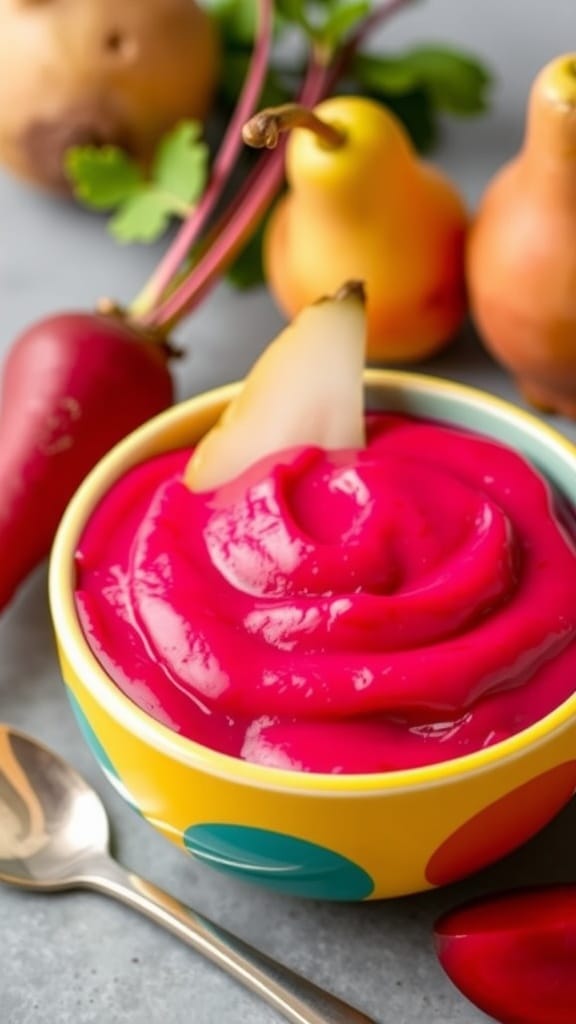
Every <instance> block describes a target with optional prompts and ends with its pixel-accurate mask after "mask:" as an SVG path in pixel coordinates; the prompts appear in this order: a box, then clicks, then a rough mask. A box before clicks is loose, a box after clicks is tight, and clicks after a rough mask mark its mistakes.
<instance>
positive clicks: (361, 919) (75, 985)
mask: <svg viewBox="0 0 576 1024" xmlns="http://www.w3.org/2000/svg"><path fill="white" fill-rule="evenodd" d="M387 38H388V39H389V41H390V44H398V43H400V44H402V43H404V42H409V41H410V42H413V41H419V40H431V39H437V40H444V41H453V42H454V43H458V44H461V45H465V46H467V47H470V48H472V49H474V50H475V51H476V52H479V53H481V54H482V55H483V56H484V57H485V58H486V59H487V60H488V61H489V62H490V63H491V65H492V67H493V69H494V71H495V73H496V76H497V85H496V90H495V94H494V102H493V109H492V112H491V113H490V114H489V115H487V116H485V117H484V118H483V119H482V120H480V121H471V122H464V123H462V122H458V123H456V122H452V123H451V124H449V125H447V126H446V130H445V133H444V139H443V144H442V147H441V148H440V149H439V150H438V151H437V153H436V154H435V159H436V160H437V161H438V163H439V164H440V165H442V166H444V167H445V168H446V169H447V170H448V171H450V172H451V173H452V174H453V175H454V177H455V178H456V180H457V181H458V182H459V184H460V186H461V187H462V189H463V190H464V192H465V193H466V194H467V196H468V197H469V199H470V201H471V202H475V201H476V199H477V197H478V196H479V194H480V192H481V190H482V188H483V186H484V184H485V182H486V181H487V180H488V178H489V176H490V175H491V173H492V172H493V171H494V170H495V169H496V168H497V167H498V166H499V165H500V164H501V163H502V162H503V161H504V160H505V159H506V158H507V157H508V156H509V155H510V154H511V153H512V152H513V151H514V150H515V148H516V146H517V145H518V142H519V140H520V137H521V131H522V119H523V107H524V100H525V95H526V90H527V88H528V86H529V83H530V81H531V79H532V77H533V75H534V74H535V73H536V71H537V69H538V68H539V67H540V66H541V65H542V64H543V63H544V62H545V61H547V60H548V59H549V58H550V57H552V56H553V55H555V54H557V53H559V52H561V51H563V50H564V49H568V48H570V47H571V46H574V45H575V42H576V10H575V7H574V0H548V2H547V3H546V4H538V3H536V0H427V2H426V3H423V4H417V5H416V6H415V8H414V10H413V11H412V12H410V13H409V14H405V15H403V16H401V17H399V18H398V19H397V21H396V22H395V23H394V25H393V26H390V29H389V30H388V34H387ZM0 73H1V71H0ZM160 248H161V247H159V246H158V247H156V248H151V249H145V248H141V249H138V248H131V249H122V248H120V247H118V246H116V245H115V243H113V242H112V241H111V240H110V239H109V238H108V236H107V235H106V233H105V231H104V226H103V224H102V222H101V220H100V219H98V218H96V217H93V216H91V215H89V214H87V213H85V212H83V211H80V210H78V209H74V208H71V207H70V206H68V205H66V204H63V203H59V202H56V201H53V200H51V199H48V198H46V197H44V196H41V195H39V194H37V193H35V192H34V191H32V190H30V189H28V188H26V187H24V186H22V185H21V184H19V183H17V182H15V181H13V180H11V179H9V178H8V177H6V176H2V177H0V325H1V332H0V358H1V357H2V356H3V354H4V353H5V351H6V350H7V347H8V345H9V343H10V340H11V339H12V338H13V337H14V335H15V333H16V331H17V330H19V329H20V328H21V327H22V326H24V325H25V324H26V323H28V322H30V321H32V320H33V319H34V318H36V317H38V316H39V315H41V314H43V313H47V312H48V311H51V310H58V309H62V308H69V307H89V306H90V305H91V304H92V303H93V302H94V300H95V299H96V298H97V297H98V296H100V295H102V294H112V295H114V296H115V297H117V298H118V299H120V300H124V299H128V298H129V297H130V296H132V295H133V294H135V292H136V291H137V290H138V288H139V287H140V285H141V284H142V283H143V281H144V280H145V278H146V276H147V273H148V271H149V270H150V269H151V268H152V266H153V265H154V262H155V260H156V259H157V257H158V255H159V252H160ZM280 322H281V321H280V317H279V316H278V314H277V312H276V311H275V310H274V308H273V306H272V303H271V301H270V300H269V298H268V297H267V295H266V294H265V293H264V292H263V291H259V292H256V293H254V294H251V295H248V296H239V295H238V294H236V293H234V292H231V291H230V290H229V289H227V288H225V287H221V288H219V289H218V290H217V291H216V292H214V293H213V295H212V296H211V297H210V299H209V301H207V302H206V303H205V304H204V305H203V307H202V308H201V309H200V310H199V311H198V312H197V313H196V314H195V315H194V317H193V318H191V319H190V320H189V321H188V323H187V324H186V325H185V326H184V327H183V329H182V330H181V332H180V334H179V338H180V341H181V342H182V345H183V346H184V347H185V349H186V352H187V358H186V359H185V360H183V361H182V363H181V364H180V365H179V366H178V369H177V373H178V384H179V390H180V394H181V396H182V397H184V396H187V395H191V394H193V393H195V392H197V391H200V390H202V389H204V388H206V387H207V386H211V385H214V384H216V383H221V382H224V381H227V380H230V379H233V378H235V377H237V376H239V375H241V374H242V373H243V372H244V371H245V370H246V369H247V368H248V367H249V365H250V364H251V362H252V361H253V359H254V357H255V355H256V354H257V352H258V351H259V350H260V349H261V347H262V346H263V345H264V343H265V342H266V341H267V340H268V338H269V337H270V336H271V335H272V334H273V333H274V332H275V330H276V329H277V327H278V326H279V324H280ZM426 369H427V370H429V372H432V373H435V374H440V375H447V376H449V377H454V378H457V379H460V380H463V381H468V382H472V383H475V384H477V385H480V386H482V387H486V388H488V389H490V390H492V391H494V392H497V393H499V394H502V395H506V396H508V397H514V398H515V397H516V396H515V394H514V390H513V387H512V385H511V383H510V381H509V380H508V379H507V378H506V377H505V375H504V374H503V373H502V372H501V371H500V370H499V369H498V368H497V367H496V366H495V365H494V364H493V363H492V362H491V361H490V359H489V358H488V357H487V356H486V355H485V354H484V353H483V351H482V350H481V348H480V346H479V345H478V343H477V342H476V341H475V340H474V339H473V338H472V337H471V336H470V337H466V338H463V339H462V341H461V342H460V343H459V344H458V345H456V346H455V347H454V348H452V349H451V350H450V351H449V352H446V353H445V354H444V355H442V356H440V357H439V358H437V359H435V360H434V361H433V362H431V363H430V364H429V365H428V366H427V367H426ZM103 414H105V410H103ZM558 422H559V425H560V426H561V427H562V429H564V430H565V431H566V433H567V434H569V436H571V437H573V438H575V439H576V427H575V426H574V425H569V424H567V423H564V422H562V421H558ZM0 493H1V491H0ZM0 651H1V657H0V718H1V719H3V720H6V721H9V722H12V723H14V724H15V725H18V726H20V727H21V728H24V729H25V730H27V731H29V732H31V733H33V734H36V735H37V736H39V737H41V738H42V739H43V740H44V741H46V742H48V743H50V744H51V745H53V746H54V747H55V748H56V749H58V750H59V751H60V752H61V753H62V754H63V755H65V756H66V757H68V758H69V759H70V760H71V761H72V762H73V763H74V764H75V765H76V767H77V768H78V769H79V770H80V771H81V772H83V773H84V774H85V776H86V777H87V778H88V779H89V780H90V781H91V782H92V783H93V784H94V785H95V786H96V788H97V789H98V791H99V792H100V793H101V795H102V796H103V798H104V799H105V801H106V804H107V806H108V808H109V811H110V815H111V818H112V823H113V829H114V835H115V847H116V852H117V854H118V856H119V857H120V858H121V859H122V860H123V861H124V863H126V864H127V865H129V866H131V867H132V868H133V869H135V870H137V871H139V872H140V873H142V874H144V875H147V876H149V877H150V878H151V879H153V880H154V881H155V882H157V883H158V884H160V885H162V886H164V887H166V888H168V889H170V890H171V891H172V892H173V893H174V894H176V895H177V896H179V897H180V898H181V899H183V900H184V901H187V902H189V903H190V904H192V905H194V906H196V907H197V908H198V909H200V910H202V911H204V912H205V913H207V914H210V915H212V916H213V917H214V918H215V919H216V920H217V921H218V922H220V923H222V924H224V925H226V926H227V927H229V928H230V929H233V930H235V931H236V932H238V933H240V934H241V935H243V936H244V937H245V938H246V939H247V940H249V941H250V942H252V943H254V944H256V945H258V946H261V947H265V948H266V950H267V951H268V952H269V953H271V954H272V955H274V956H276V957H278V958H280V959H282V960H284V961H285V962H286V963H288V964H290V965H292V966H293V967H295V968H297V969H299V970H300V971H302V972H303V973H305V974H306V975H308V976H310V977H311V978H314V979H315V980H316V981H317V982H318V983H320V984H322V985H326V986H328V987H330V988H331V989H333V990H334V991H335V992H337V993H338V994H340V995H341V996H343V997H344V998H346V999H348V1000H350V1001H353V1002H355V1003H357V1005H358V1006H360V1007H362V1008H363V1009H364V1010H365V1011H366V1012H368V1013H369V1014H371V1015H373V1016H374V1018H375V1019H376V1020H378V1021H381V1022H382V1024H386V1022H394V1024H481V1022H482V1021H485V1020H486V1019H487V1018H485V1017H484V1016H483V1015H482V1014H480V1013H478V1012H477V1011H475V1010H474V1009H473V1008H472V1007H471V1006H470V1005H469V1004H467V1003H466V1002H465V1001H464V1000H463V999H462V997H461V996H460V995H459V994H458V993H457V992H456V991H455V990H454V989H453V988H452V987H451V985H450V984H449V982H448V981H447V980H446V979H445V977H444V976H443V974H442V973H441V971H440V969H439V968H438V966H437V964H436V960H435V957H434V954H433V951H432V947H431V925H432V922H433V920H434V918H435V916H436V915H437V914H438V913H439V912H440V911H441V910H443V909H444V908H446V907H448V906H451V905H453V904H455V903H457V902H459V901H460V900H461V899H463V898H465V897H468V896H469V895H471V894H473V893H479V892H487V891H491V890H494V889H497V888H503V887H507V886H509V885H512V884H518V883H524V882H544V881H552V880H555V879H558V880H560V879H561V880H570V879H574V877H575V874H576V868H575V867H574V865H575V863H576V860H575V853H576V808H575V807H574V806H571V807H569V808H568V809H566V810H565V811H564V812H563V814H562V815H560V817H559V818H558V819H557V820H556V821H555V822H554V823H553V824H552V825H551V826H549V827H548V828H547V829H546V830H545V832H543V833H542V834H541V835H540V836H539V837H537V838H536V839H535V840H533V841H532V842H531V843H529V844H528V845H526V846H525V847H524V848H523V849H522V850H520V851H518V852H517V853H515V854H514V855H512V856H510V857H509V858H507V859H506V860H505V861H503V862H502V863H500V864H499V865H497V866H495V867H493V868H492V869H490V870H488V871H485V872H483V873H482V874H479V875H477V876H476V877H475V878H474V879H471V880H468V881H467V882H465V883H462V884H460V885H457V886H452V887H450V888H448V889H446V890H444V891H439V892H434V893H428V894H426V895H421V896H415V897H411V898H407V899H402V900H397V901H391V902H387V903H380V904H371V905H363V906H331V905H319V904H315V903H306V902H298V901H294V900H290V899H287V898H283V897H279V896H275V895H271V894H267V893H266V892H264V891H260V890H258V889H252V888H249V887H248V886H247V885H245V884H243V883H241V882H240V881H237V880H234V879H232V878H227V877H223V876H220V875H218V874H215V873H212V872H211V871H209V870H208V869H207V868H204V867H201V866H197V865H195V864H194V863H193V862H192V861H191V860H189V859H188V858H187V857H186V856H185V855H183V854H182V853H180V852H179V851H178V850H176V849H172V848H171V847H170V846H169V845H168V844H167V843H166V842H165V841H164V840H163V839H162V838H160V837H159V836H157V835H156V834H155V833H153V832H152V830H151V829H150V828H149V827H148V826H147V825H146V824H145V823H144V822H143V821H141V820H139V819H137V818H136V817H135V816H134V814H133V813H132V812H131V811H130V810H129V809H128V808H126V807H125V806H124V805H122V803H121V802H120V800H119V798H118V797H117V796H116V795H115V793H113V792H112V790H111V789H110V787H109V786H108V785H107V783H106V782H105V781H104V779H103V777H102V776H101V775H100V773H99V770H98V768H97V767H96V765H95V763H94V762H93V760H92V758H91V755H90V754H89V753H88V752H87V750H86V748H85V747H84V745H83V742H82V740H81V739H80V736H79V734H78V731H77V728H76V725H75V723H74V722H73V720H72V717H71V713H70V711H69V709H68V706H67V703H66V700H65V697H64V694H63V690H62V685H61V682H60V678H59V671H58V666H57V663H56V659H55V654H54V645H53V639H52V634H51V626H50V621H49V615H48V608H47V600H46V574H45V569H41V570H39V571H38V572H37V573H36V574H35V575H34V576H33V577H32V578H31V579H30V580H29V581H28V583H27V584H26V586H25V587H24V588H23V589H22V591H21V593H20V594H19V596H18V599H17V600H16V602H15V603H14V604H13V606H12V607H11V608H10V609H9V611H8V612H6V613H5V614H4V615H3V616H2V618H1V620H0ZM276 1019H277V1018H276V1017H275V1015H274V1014H273V1013H272V1011H271V1010H269V1009H268V1008H266V1007H265V1006H264V1005H262V1004H261V1003H259V1002H258V1001H257V1000H256V999H254V998H252V997H251V996H249V995H248V994H245V993H244V992H243V991H242V990H241V989H239V988H238V987H237V986H236V985H235V984H234V983H232V982H231V981H229V980H228V979H227V978H226V977H225V976H224V975H223V974H221V973H219V972H218V970H217V969H215V968H213V967H211V966H209V965H208V964H206V963H204V962H203V961H202V960H201V959H200V958H199V957H198V956H196V955H195V954H193V953H192V952H191V951H190V950H188V949H187V948H185V947H184V946H182V945H180V944H179V943H178V941H177V940H176V939H173V938H171V937H169V936H168V935H165V934H163V933H162V932H161V931H159V930H158V928H156V927H154V926H153V925H152V924H150V923H148V922H146V921H144V920H141V919H139V918H137V917H136V916H135V915H132V914H131V913H130V912H129V911H127V910H125V909H124V908H121V907H119V906H116V905H114V904H113V903H111V902H110V901H107V900H106V899H105V898H104V897H98V896H96V895H87V894H86V895H85V894H70V895H66V896H54V897H46V896H44V897H42V896H36V895H25V894H23V893H20V892H16V891H9V890H7V889H3V890H0V1024H190V1022H194V1024H215V1022H222V1024H224V1022H226V1024H228V1022H229V1024H272V1022H273V1021H274V1020H276Z"/></svg>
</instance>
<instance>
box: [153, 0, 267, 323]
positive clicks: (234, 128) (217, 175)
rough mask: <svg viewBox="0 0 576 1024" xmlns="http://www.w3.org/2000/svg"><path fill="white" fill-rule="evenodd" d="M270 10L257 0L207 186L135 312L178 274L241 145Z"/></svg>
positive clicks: (260, 72) (263, 61) (263, 64)
mask: <svg viewBox="0 0 576 1024" xmlns="http://www.w3.org/2000/svg"><path fill="white" fill-rule="evenodd" d="M272 13H273V0H260V12H259V24H258V34H257V38H256V42H255V45H254V50H253V52H252V57H251V60H250V66H249V68H248V73H247V75H246V79H245V81H244V85H243V88H242V92H241V94H240V97H239V99H238V103H237V104H236V107H235V110H234V113H233V114H232V117H231V119H230V121H229V123H228V126H227V128H226V132H225V134H224V138H223V140H222V143H221V145H220V148H219V150H218V153H217V156H216V159H215V161H214V166H213V168H212V173H211V175H210V180H209V182H208V186H207V188H206V190H205V192H204V194H203V196H202V198H201V199H200V201H199V203H198V205H197V206H196V207H195V208H194V210H193V211H192V213H191V214H190V216H189V217H188V218H187V219H186V221H185V222H184V224H183V225H182V228H181V229H180V231H179V232H178V234H177V236H176V238H175V239H174V242H173V244H172V245H171V246H170V248H169V250H168V252H167V253H166V255H165V257H164V259H163V260H162V261H161V262H160V264H159V266H158V268H157V270H156V271H155V273H154V275H153V277H152V278H151V280H150V281H149V283H148V284H147V285H146V287H145V288H144V290H143V292H142V294H141V296H140V297H139V299H137V300H136V302H135V304H134V310H135V312H137V310H138V308H139V307H140V308H141V307H142V306H144V305H145V306H146V309H148V308H150V307H151V306H153V305H154V304H155V303H156V302H157V301H158V300H159V299H160V297H161V296H162V295H163V293H164V291H165V290H166V289H167V288H168V286H169V284H170V282H171V281H172V279H173V277H174V276H175V275H176V274H177V273H178V270H179V268H180V265H181V264H182V263H183V261H184V260H185V259H186V257H187V256H188V254H189V252H190V250H191V248H192V246H193V244H194V242H195V241H196V239H197V237H198V235H199V234H200V232H201V231H202V228H203V227H204V224H205V223H206V220H207V219H208V217H209V216H210V214H211V213H212V211H213V209H214V207H215V205H216V203H217V202H218V200H219V198H220V196H221V194H222V191H223V189H224V187H225V185H226V183H227V181H228V178H229V176H230V173H231V171H232V169H233V167H234V165H235V163H236V160H237V157H238V154H239V152H240V150H241V148H242V125H243V124H244V122H245V121H247V120H248V118H249V117H250V116H251V115H252V114H253V113H254V109H255V107H256V104H257V102H258V99H259V97H260V93H261V92H262V87H263V85H264V80H265V78H266V71H267V68H268V60H269V56H270V46H271V42H272V26H273V18H272ZM139 319H140V318H139ZM142 319H144V317H142Z"/></svg>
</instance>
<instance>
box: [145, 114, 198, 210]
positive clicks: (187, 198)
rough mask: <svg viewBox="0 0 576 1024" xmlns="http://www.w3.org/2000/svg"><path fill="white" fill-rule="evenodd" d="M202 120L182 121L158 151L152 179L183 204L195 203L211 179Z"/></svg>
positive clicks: (165, 138)
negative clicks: (202, 137)
mask: <svg viewBox="0 0 576 1024" xmlns="http://www.w3.org/2000/svg"><path fill="white" fill-rule="evenodd" d="M201 135H202V125H201V124H200V123H199V122H198V121H182V122H181V123H180V124H178V125H177V126H176V128H174V130H173V131H172V132H170V133H169V134H168V135H165V136H164V138H163V139H162V142H161V143H160V146H159V148H158V150H157V152H156V157H155V160H154V165H153V168H152V180H153V181H154V183H155V184H156V185H157V186H158V187H159V189H161V190H163V191H164V192H168V193H170V194H171V195H173V196H176V197H177V198H178V199H181V200H182V202H183V203H189V204H192V203H195V202H197V200H198V199H199V198H200V196H201V195H202V193H203V191H204V189H205V187H206V180H207V178H208V155H209V154H208V146H207V145H206V143H205V142H203V141H202V139H201Z"/></svg>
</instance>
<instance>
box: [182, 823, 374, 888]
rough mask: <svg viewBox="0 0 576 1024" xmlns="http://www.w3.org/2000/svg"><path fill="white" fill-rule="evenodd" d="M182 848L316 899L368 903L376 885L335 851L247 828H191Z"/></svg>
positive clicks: (220, 865) (234, 871) (213, 864)
mask: <svg viewBox="0 0 576 1024" xmlns="http://www.w3.org/2000/svg"><path fill="white" fill-rule="evenodd" d="M184 845H185V847H186V849H187V850H189V851H190V853H192V854H193V855H194V856H195V857H197V858H198V860H201V861H203V862H204V863H206V864H209V865H210V866H211V867H215V868H218V869H219V870H221V871H227V872H229V873H231V874H234V875H240V876H242V877H243V878H244V879H246V880H249V881H252V882H258V883H259V884H261V885H265V886H267V887H268V888H270V889H274V890H275V891H276V892H282V893H286V894H288V895H291V896H301V897H306V898H309V899H317V900H342V901H356V900H363V899H366V898H367V897H368V896H369V895H370V893H371V892H372V890H373V888H374V883H373V881H372V879H371V878H370V875H368V874H367V872H366V871H364V870H363V869H362V868H361V867H359V866H358V865H357V864H355V863H354V862H353V861H351V860H348V858H347V857H343V856H342V855H341V854H339V853H335V852H334V851H333V850H328V849H326V848H325V847H323V846H317V845H316V844H315V843H309V842H307V841H306V840H304V839H297V838H296V837H295V836H289V835H283V834H282V833H280V832H269V831H267V830H265V829H259V828H249V827H246V826H243V825H192V826H191V827H190V828H189V829H187V830H186V832H185V833H184Z"/></svg>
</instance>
